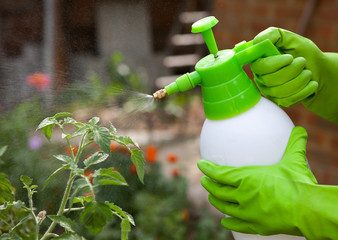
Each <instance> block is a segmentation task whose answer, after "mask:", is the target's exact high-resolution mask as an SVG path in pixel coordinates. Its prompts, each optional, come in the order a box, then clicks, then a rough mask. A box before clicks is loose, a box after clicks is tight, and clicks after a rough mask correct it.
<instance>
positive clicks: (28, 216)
mask: <svg viewBox="0 0 338 240" xmlns="http://www.w3.org/2000/svg"><path fill="white" fill-rule="evenodd" d="M29 218H30V215H27V216H26V217H24V218H22V219H21V220H20V222H18V224H16V225H15V226H14V227H13V228H12V229H11V232H14V230H15V229H16V228H17V227H19V226H21V225H22V224H23V223H24V222H25V221H26V220H28V219H29Z"/></svg>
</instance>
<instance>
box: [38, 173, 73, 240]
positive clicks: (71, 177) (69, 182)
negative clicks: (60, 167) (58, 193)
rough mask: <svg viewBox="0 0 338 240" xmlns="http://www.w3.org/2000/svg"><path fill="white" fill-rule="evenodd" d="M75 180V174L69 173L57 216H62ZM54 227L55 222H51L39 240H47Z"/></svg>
mask: <svg viewBox="0 0 338 240" xmlns="http://www.w3.org/2000/svg"><path fill="white" fill-rule="evenodd" d="M74 179H75V174H74V173H73V172H70V174H69V179H68V182H67V187H66V189H65V192H64V194H63V198H62V201H61V204H60V208H59V210H58V212H57V214H56V215H57V216H62V214H63V213H64V210H65V207H66V204H67V200H68V196H69V194H70V190H71V188H72V185H73V181H74ZM55 226H56V222H54V221H53V222H52V223H51V225H50V226H49V228H48V229H47V231H46V232H45V234H44V235H43V236H42V238H41V240H45V239H47V237H48V235H49V234H50V233H51V232H52V231H53V230H54V228H55Z"/></svg>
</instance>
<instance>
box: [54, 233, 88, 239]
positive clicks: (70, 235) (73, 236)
mask: <svg viewBox="0 0 338 240" xmlns="http://www.w3.org/2000/svg"><path fill="white" fill-rule="evenodd" d="M53 239H58V240H83V239H84V238H83V237H81V236H79V235H77V234H76V233H64V234H62V235H60V236H58V237H56V238H53Z"/></svg>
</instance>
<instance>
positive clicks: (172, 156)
mask: <svg viewBox="0 0 338 240" xmlns="http://www.w3.org/2000/svg"><path fill="white" fill-rule="evenodd" d="M177 159H178V157H177V155H176V154H174V153H170V154H168V155H167V160H168V162H171V163H175V162H177Z"/></svg>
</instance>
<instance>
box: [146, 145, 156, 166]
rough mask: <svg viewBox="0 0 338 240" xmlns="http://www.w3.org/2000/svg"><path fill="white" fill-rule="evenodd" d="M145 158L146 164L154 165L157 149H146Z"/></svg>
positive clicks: (152, 147) (149, 147)
mask: <svg viewBox="0 0 338 240" xmlns="http://www.w3.org/2000/svg"><path fill="white" fill-rule="evenodd" d="M145 158H146V160H147V161H148V162H150V163H154V162H156V160H157V148H156V147H155V146H154V145H149V146H147V147H146V153H145Z"/></svg>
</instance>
